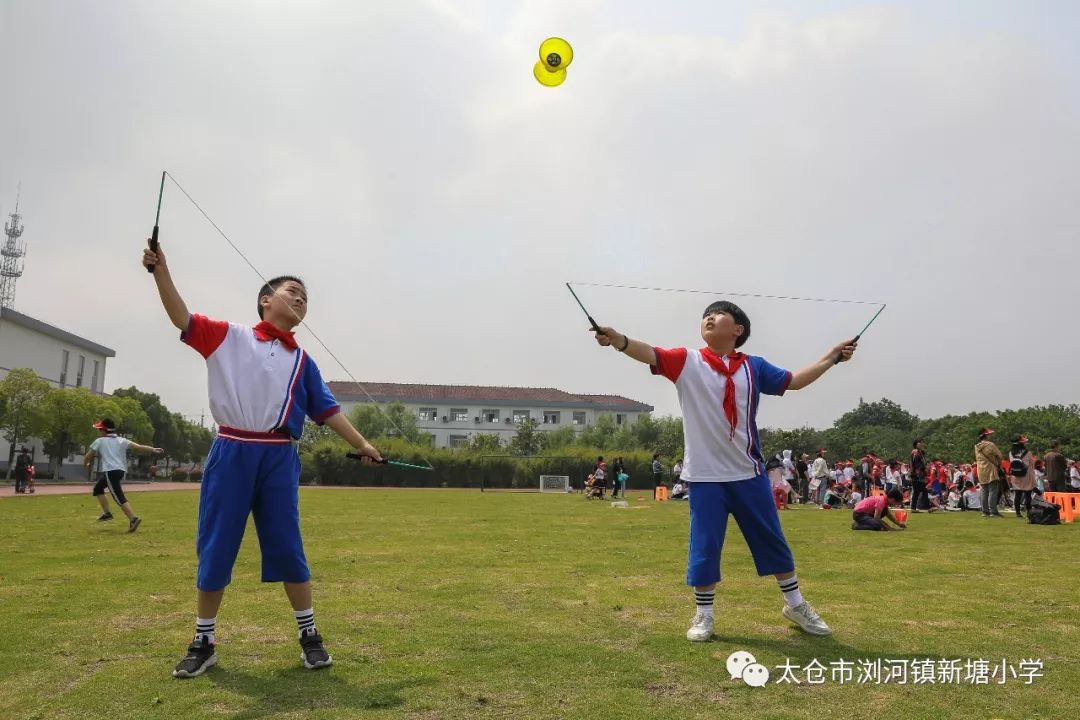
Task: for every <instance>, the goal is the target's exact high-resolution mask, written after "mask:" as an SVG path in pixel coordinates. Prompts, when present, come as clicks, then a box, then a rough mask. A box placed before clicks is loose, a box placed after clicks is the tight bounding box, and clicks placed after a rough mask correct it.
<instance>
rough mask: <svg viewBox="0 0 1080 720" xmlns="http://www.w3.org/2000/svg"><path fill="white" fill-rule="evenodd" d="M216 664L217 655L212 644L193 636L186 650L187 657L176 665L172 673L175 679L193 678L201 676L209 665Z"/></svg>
mask: <svg viewBox="0 0 1080 720" xmlns="http://www.w3.org/2000/svg"><path fill="white" fill-rule="evenodd" d="M216 664H217V655H215V654H214V643H212V642H210V641H209V640H207V639H206V638H205V637H203V636H201V635H197V636H195V639H194V640H192V641H191V645H190V646H189V647H188V649H187V655H185V656H184V659H183V660H181V661H180V662H178V663H177V664H176V669H175V670H173V671H172V674H173V677H175V678H193V677H195V676H197V675H202V674H203V673H204V672H206V669H207V668H208V667H210V666H211V665H216Z"/></svg>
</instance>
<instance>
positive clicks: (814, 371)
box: [788, 340, 857, 390]
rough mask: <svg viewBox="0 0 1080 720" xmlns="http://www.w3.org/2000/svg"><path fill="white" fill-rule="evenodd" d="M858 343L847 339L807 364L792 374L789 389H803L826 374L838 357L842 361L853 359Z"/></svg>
mask: <svg viewBox="0 0 1080 720" xmlns="http://www.w3.org/2000/svg"><path fill="white" fill-rule="evenodd" d="M856 345H857V343H853V342H851V341H850V340H845V341H844V342H842V343H840V344H839V345H837V346H836V347H834V348H832V349H831V350H829V352H827V353H825V356H824V357H822V358H821V359H820V360H818V361H817V362H816V363H814V364H813V365H807V366H806V367H804V368H803V369H802V370H799V371H798V372H796V373H794V374H793V375H792V376H791V384H790V385H788V390H802V389H803V388H804V387H806V386H807V385H809V384H810V383H812V382H814V381H815V380H817V379H818V378H819V377H821V376H822V375H824V374H825V371H826V370H828V369H829V368H831V367H832V366H833V365H835V364H836V359H837V358H838V357H839V358H841V359H840V362H847V361H848V360H850V359H851V356H852V355H854V354H855V347H856Z"/></svg>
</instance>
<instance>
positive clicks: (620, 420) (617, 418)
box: [615, 413, 626, 425]
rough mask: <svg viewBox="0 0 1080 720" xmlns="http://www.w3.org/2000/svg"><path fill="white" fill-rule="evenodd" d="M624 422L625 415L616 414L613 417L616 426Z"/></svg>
mask: <svg viewBox="0 0 1080 720" xmlns="http://www.w3.org/2000/svg"><path fill="white" fill-rule="evenodd" d="M625 422H626V415H624V414H623V413H618V414H617V415H616V416H615V424H616V425H622V424H623V423H625Z"/></svg>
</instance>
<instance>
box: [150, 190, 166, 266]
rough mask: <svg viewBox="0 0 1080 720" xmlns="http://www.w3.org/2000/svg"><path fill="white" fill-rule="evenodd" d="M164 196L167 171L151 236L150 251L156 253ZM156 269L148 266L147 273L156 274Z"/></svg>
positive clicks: (158, 197) (159, 193)
mask: <svg viewBox="0 0 1080 720" xmlns="http://www.w3.org/2000/svg"><path fill="white" fill-rule="evenodd" d="M164 194H165V171H164V170H162V171H161V187H160V188H159V189H158V194H157V214H156V215H154V232H153V234H152V235H151V236H150V249H151V250H152V251H154V252H157V249H158V241H157V239H158V220H160V219H161V197H162V195H164ZM156 267H157V265H147V266H146V272H148V273H152V272H154V268H156Z"/></svg>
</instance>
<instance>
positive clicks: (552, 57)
mask: <svg viewBox="0 0 1080 720" xmlns="http://www.w3.org/2000/svg"><path fill="white" fill-rule="evenodd" d="M573 60H574V49H573V48H572V47H570V43H568V42H566V41H565V40H563V39H562V38H557V37H550V38H548V39H547V40H545V41H544V42H542V43H540V60H539V61H538V62H537V63H536V65H534V66H533V77H535V78H536V80H537V82H539V83H540V84H541V85H544V86H545V87H556V86H558V85H562V83H563V80H566V68H567V67H569V65H570V63H571V62H573Z"/></svg>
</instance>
